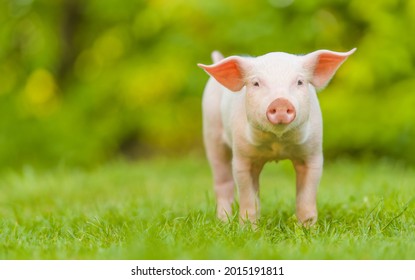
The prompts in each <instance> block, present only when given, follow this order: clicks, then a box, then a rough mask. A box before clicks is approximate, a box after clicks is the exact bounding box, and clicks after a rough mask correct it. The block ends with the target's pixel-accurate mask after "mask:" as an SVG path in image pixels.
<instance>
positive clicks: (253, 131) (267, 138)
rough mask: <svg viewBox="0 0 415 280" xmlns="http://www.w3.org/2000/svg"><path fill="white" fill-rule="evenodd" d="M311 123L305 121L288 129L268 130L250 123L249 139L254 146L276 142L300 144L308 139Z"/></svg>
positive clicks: (248, 129) (248, 128)
mask: <svg viewBox="0 0 415 280" xmlns="http://www.w3.org/2000/svg"><path fill="white" fill-rule="evenodd" d="M309 126H310V125H309V123H308V122H305V123H303V124H300V125H298V126H296V127H293V128H290V129H286V130H281V131H279V130H275V131H266V130H263V129H261V128H257V127H254V126H252V125H250V124H248V127H247V131H246V133H247V139H248V141H249V142H250V143H251V144H252V145H254V146H264V145H273V144H274V143H280V144H283V145H284V144H290V145H292V144H293V145H299V144H302V143H304V142H305V141H307V138H308V136H309Z"/></svg>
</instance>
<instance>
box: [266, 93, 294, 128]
mask: <svg viewBox="0 0 415 280" xmlns="http://www.w3.org/2000/svg"><path fill="white" fill-rule="evenodd" d="M267 118H268V120H269V121H270V122H271V123H272V124H289V123H291V122H292V121H293V120H294V119H295V108H294V106H293V104H291V102H290V101H288V100H287V99H285V98H277V99H275V100H274V101H272V103H271V104H269V106H268V109H267Z"/></svg>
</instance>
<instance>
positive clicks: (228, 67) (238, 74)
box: [198, 56, 246, 91]
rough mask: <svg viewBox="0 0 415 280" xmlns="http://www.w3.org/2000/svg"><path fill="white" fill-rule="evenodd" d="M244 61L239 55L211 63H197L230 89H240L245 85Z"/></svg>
mask: <svg viewBox="0 0 415 280" xmlns="http://www.w3.org/2000/svg"><path fill="white" fill-rule="evenodd" d="M245 65H246V61H245V59H244V58H242V57H239V56H230V57H228V58H225V59H223V60H221V61H219V62H217V63H215V64H212V65H204V64H198V66H199V67H200V68H203V69H204V70H205V71H206V72H207V73H208V74H209V75H210V76H212V77H213V78H215V79H216V81H218V82H219V83H221V84H222V85H223V86H224V87H226V88H228V89H229V90H231V91H240V90H241V89H242V88H243V86H244V85H245V81H244V76H243V75H244V70H243V69H244V68H245Z"/></svg>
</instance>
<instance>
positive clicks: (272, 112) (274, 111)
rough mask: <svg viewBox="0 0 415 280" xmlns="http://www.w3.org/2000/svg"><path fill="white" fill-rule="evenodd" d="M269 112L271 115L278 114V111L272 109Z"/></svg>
mask: <svg viewBox="0 0 415 280" xmlns="http://www.w3.org/2000/svg"><path fill="white" fill-rule="evenodd" d="M269 112H270V113H271V114H275V113H276V112H277V109H275V108H272V109H271V110H269Z"/></svg>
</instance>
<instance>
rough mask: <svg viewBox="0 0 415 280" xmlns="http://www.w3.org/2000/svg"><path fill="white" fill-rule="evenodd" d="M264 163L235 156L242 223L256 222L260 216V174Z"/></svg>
mask: <svg viewBox="0 0 415 280" xmlns="http://www.w3.org/2000/svg"><path fill="white" fill-rule="evenodd" d="M263 166H264V163H262V162H254V161H253V160H251V159H248V158H244V157H241V156H238V155H235V156H234V158H233V161H232V167H233V176H234V179H235V182H236V184H237V186H238V189H239V213H240V219H241V222H244V221H250V222H251V223H254V224H255V222H256V220H257V219H258V216H259V210H260V203H259V174H260V173H261V170H262V168H263Z"/></svg>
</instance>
